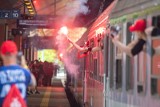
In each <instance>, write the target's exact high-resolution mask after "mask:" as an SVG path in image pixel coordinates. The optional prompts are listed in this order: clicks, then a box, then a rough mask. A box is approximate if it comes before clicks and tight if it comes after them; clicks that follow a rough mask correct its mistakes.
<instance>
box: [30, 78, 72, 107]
mask: <svg viewBox="0 0 160 107" xmlns="http://www.w3.org/2000/svg"><path fill="white" fill-rule="evenodd" d="M38 90H39V91H40V94H31V95H29V96H28V97H27V99H28V107H70V104H69V101H68V99H67V97H66V93H65V89H64V87H63V85H62V81H61V79H54V80H53V81H52V87H39V88H38Z"/></svg>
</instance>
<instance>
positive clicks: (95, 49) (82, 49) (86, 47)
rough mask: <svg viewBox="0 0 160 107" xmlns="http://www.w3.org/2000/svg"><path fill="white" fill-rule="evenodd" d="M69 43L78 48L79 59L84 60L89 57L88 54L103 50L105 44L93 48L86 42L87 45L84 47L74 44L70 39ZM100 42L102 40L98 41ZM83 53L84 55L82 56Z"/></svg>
mask: <svg viewBox="0 0 160 107" xmlns="http://www.w3.org/2000/svg"><path fill="white" fill-rule="evenodd" d="M67 39H68V41H69V42H70V43H71V44H72V45H73V46H74V47H75V48H76V49H78V58H82V57H84V56H86V55H87V53H88V52H97V51H101V50H103V44H102V43H101V45H100V46H96V47H91V46H90V44H89V41H88V42H85V45H84V46H83V47H81V46H79V45H78V44H76V43H75V42H73V41H72V40H71V39H70V38H69V37H67ZM98 42H101V40H100V39H98ZM81 52H83V54H80V53H81Z"/></svg>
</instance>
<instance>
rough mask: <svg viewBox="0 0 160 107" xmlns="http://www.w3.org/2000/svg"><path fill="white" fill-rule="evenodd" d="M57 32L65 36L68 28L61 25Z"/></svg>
mask: <svg viewBox="0 0 160 107" xmlns="http://www.w3.org/2000/svg"><path fill="white" fill-rule="evenodd" d="M59 33H60V34H63V35H66V36H67V35H68V28H67V27H66V26H63V27H61V28H60V30H59Z"/></svg>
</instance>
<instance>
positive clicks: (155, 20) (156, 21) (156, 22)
mask: <svg viewBox="0 0 160 107" xmlns="http://www.w3.org/2000/svg"><path fill="white" fill-rule="evenodd" d="M152 26H156V27H158V28H160V15H159V16H154V17H152Z"/></svg>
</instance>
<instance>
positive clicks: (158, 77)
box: [150, 14, 160, 98]
mask: <svg viewBox="0 0 160 107" xmlns="http://www.w3.org/2000/svg"><path fill="white" fill-rule="evenodd" d="M157 17H158V18H159V21H160V14H154V15H153V16H151V20H152V21H151V22H152V23H151V26H155V25H154V24H155V23H156V22H153V19H154V18H157ZM156 27H157V25H156ZM158 28H160V26H158ZM158 41H160V37H156V38H154V39H152V40H151V44H152V47H158V46H159V44H157V43H159V42H158ZM158 57H160V56H153V57H151V72H150V73H151V74H150V76H151V77H150V81H151V83H150V86H151V95H152V97H155V98H160V85H159V83H160V73H159V72H158V71H159V69H160V68H159V67H158V65H159V64H158V65H157V67H158V68H157V69H155V68H156V67H155V66H154V65H155V64H156V61H157V59H159V58H158ZM159 63H160V61H159ZM157 70H158V71H157Z"/></svg>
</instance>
